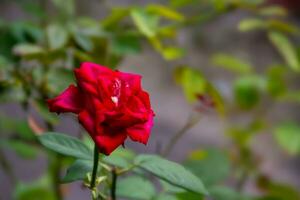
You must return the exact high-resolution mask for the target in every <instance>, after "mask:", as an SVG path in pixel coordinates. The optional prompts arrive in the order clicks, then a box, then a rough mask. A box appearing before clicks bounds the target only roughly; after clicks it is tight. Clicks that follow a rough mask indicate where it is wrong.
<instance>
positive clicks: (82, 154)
mask: <svg viewBox="0 0 300 200" xmlns="http://www.w3.org/2000/svg"><path fill="white" fill-rule="evenodd" d="M39 140H40V142H41V143H42V145H44V146H45V147H47V148H48V149H50V150H52V151H55V152H57V153H60V154H63V155H66V156H72V157H75V158H82V159H92V155H93V153H92V151H91V150H90V149H89V148H88V147H87V146H86V145H85V144H84V143H83V142H82V141H80V140H79V139H77V138H75V137H71V136H68V135H64V134H62V133H54V132H48V133H44V134H42V135H41V136H40V137H39Z"/></svg>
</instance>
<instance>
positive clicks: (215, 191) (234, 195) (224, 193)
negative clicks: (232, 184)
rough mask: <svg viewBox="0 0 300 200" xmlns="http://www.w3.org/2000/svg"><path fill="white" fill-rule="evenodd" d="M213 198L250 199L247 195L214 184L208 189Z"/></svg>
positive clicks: (221, 199)
mask: <svg viewBox="0 0 300 200" xmlns="http://www.w3.org/2000/svg"><path fill="white" fill-rule="evenodd" d="M209 192H210V194H211V196H212V198H213V199H217V200H250V198H249V197H245V196H242V195H241V194H239V193H238V192H236V191H234V190H233V189H231V188H227V187H223V186H214V187H213V188H211V189H210V190H209Z"/></svg>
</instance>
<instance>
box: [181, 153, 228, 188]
mask: <svg viewBox="0 0 300 200" xmlns="http://www.w3.org/2000/svg"><path fill="white" fill-rule="evenodd" d="M184 166H185V167H186V168H187V169H189V170H191V172H193V173H194V174H195V175H196V176H198V177H199V178H201V180H202V181H203V183H204V185H205V186H211V185H214V184H217V183H219V182H221V181H224V180H225V179H226V178H227V177H228V175H229V171H230V162H229V158H228V156H227V155H226V154H225V153H224V152H222V150H218V149H207V150H198V151H193V152H192V153H191V154H190V156H189V158H188V160H186V161H185V162H184ZM211 172H213V173H211Z"/></svg>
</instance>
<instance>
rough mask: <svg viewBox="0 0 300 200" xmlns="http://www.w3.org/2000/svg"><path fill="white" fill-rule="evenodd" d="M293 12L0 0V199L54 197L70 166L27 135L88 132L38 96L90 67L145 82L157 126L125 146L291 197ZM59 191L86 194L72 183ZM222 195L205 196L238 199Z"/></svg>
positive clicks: (180, 0) (295, 143) (285, 3)
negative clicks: (50, 109) (85, 65)
mask: <svg viewBox="0 0 300 200" xmlns="http://www.w3.org/2000/svg"><path fill="white" fill-rule="evenodd" d="M299 13H300V4H299V1H298V0H270V1H261V0H170V1H167V0H164V1H162V0H161V1H147V0H143V1H133V0H109V1H108V0H89V1H77V0H0V100H1V105H0V136H1V140H0V164H1V166H0V199H2V200H9V199H22V200H23V199H24V200H25V199H26V200H27V199H28V200H29V199H30V200H32V199H39V200H43V199H47V200H48V199H59V198H57V195H56V196H55V195H54V194H55V193H57V192H58V191H57V187H59V186H55V184H56V185H58V183H59V180H60V177H63V176H64V174H65V171H66V166H67V165H66V163H70V161H69V160H68V159H63V158H61V159H59V160H61V162H59V163H58V162H57V158H56V157H55V156H53V155H52V154H51V152H50V153H49V152H47V151H46V150H45V149H43V148H42V147H41V146H40V145H39V143H38V141H37V139H36V137H37V136H38V135H40V134H42V132H44V131H46V130H50V131H56V132H61V133H65V134H70V135H73V136H76V137H80V138H81V137H82V136H83V135H86V133H84V130H83V129H82V128H81V127H80V126H79V124H78V123H77V119H76V118H75V116H73V115H72V114H69V115H60V116H57V115H56V114H53V113H50V112H48V111H47V107H46V105H45V99H47V98H50V97H54V96H55V95H57V94H59V93H60V92H61V91H62V90H63V89H64V88H66V87H67V86H68V85H69V84H70V83H72V82H73V81H74V79H73V74H72V69H74V68H75V67H79V66H80V63H81V62H83V61H92V62H95V63H99V64H102V65H106V66H109V67H111V68H113V69H115V68H118V69H119V70H121V71H128V72H132V73H138V74H142V75H143V80H142V81H143V82H142V84H143V87H144V88H145V89H146V90H147V91H149V93H150V96H151V103H152V107H153V110H154V111H155V113H156V117H155V125H154V128H153V131H152V135H151V139H150V141H149V144H148V145H147V146H144V145H142V144H136V143H135V144H134V143H132V142H130V141H129V140H128V141H127V142H126V145H125V146H126V148H128V149H133V150H134V151H136V152H137V153H161V154H163V155H164V156H166V157H168V158H169V159H171V160H175V161H178V162H181V163H183V164H184V165H185V166H186V167H187V168H189V169H190V170H192V171H193V172H194V173H195V174H196V175H198V176H199V177H200V178H201V179H202V180H203V181H204V183H205V184H206V185H209V186H212V187H214V186H215V185H218V186H220V185H221V186H222V189H223V190H218V191H226V192H227V193H228V192H229V193H230V194H231V195H232V194H236V193H239V194H240V193H242V194H246V195H249V196H255V198H257V199H262V200H263V199H266V200H267V199H270V200H271V199H272V200H273V199H275V200H299V199H300V198H299V193H300V159H299V153H300V124H299V117H300V116H299V108H300V107H299V105H300V90H299V72H300V51H299V47H300V46H299V41H300V40H299V39H300V29H299V22H300V17H299V15H298V14H299ZM174 136H177V137H176V138H175V139H174ZM170 142H171V144H170ZM203 155H205V156H203ZM57 163H58V164H57ZM47 177H48V178H47ZM49 177H50V178H49ZM55 177H56V178H55ZM48 179H49V180H48ZM49 185H50V186H49ZM224 188H225V189H224ZM58 190H61V191H62V194H63V197H62V198H61V199H68V200H71V199H72V200H79V199H89V191H88V190H86V189H84V188H83V187H82V185H81V183H80V182H76V183H72V184H67V185H66V184H64V185H63V186H62V188H59V189H58ZM227 193H226V194H227ZM217 194H222V192H219V193H217ZM225 196H226V195H219V196H218V195H215V196H214V197H212V199H215V200H223V199H224V200H225V199H231V200H232V199H237V200H239V199H242V197H235V198H231V197H227V198H224V197H225Z"/></svg>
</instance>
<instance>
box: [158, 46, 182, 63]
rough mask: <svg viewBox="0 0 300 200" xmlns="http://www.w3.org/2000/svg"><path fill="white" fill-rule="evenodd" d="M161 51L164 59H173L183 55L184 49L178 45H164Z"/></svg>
mask: <svg viewBox="0 0 300 200" xmlns="http://www.w3.org/2000/svg"><path fill="white" fill-rule="evenodd" d="M161 53H162V55H163V57H164V58H165V59H166V60H175V59H178V58H181V57H182V56H183V55H184V50H183V49H182V48H178V47H164V48H163V49H162V50H161Z"/></svg>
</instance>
